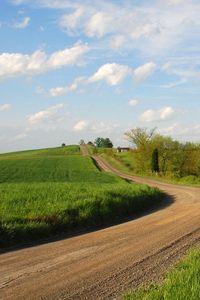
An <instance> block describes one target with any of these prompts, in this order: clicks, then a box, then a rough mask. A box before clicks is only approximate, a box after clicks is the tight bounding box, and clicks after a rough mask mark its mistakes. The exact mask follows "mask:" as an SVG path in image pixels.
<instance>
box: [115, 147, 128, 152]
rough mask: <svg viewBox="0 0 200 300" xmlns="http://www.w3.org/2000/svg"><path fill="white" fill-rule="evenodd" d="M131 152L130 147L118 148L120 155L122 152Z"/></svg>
mask: <svg viewBox="0 0 200 300" xmlns="http://www.w3.org/2000/svg"><path fill="white" fill-rule="evenodd" d="M128 151H130V148H129V147H118V148H117V152H118V153H120V152H128Z"/></svg>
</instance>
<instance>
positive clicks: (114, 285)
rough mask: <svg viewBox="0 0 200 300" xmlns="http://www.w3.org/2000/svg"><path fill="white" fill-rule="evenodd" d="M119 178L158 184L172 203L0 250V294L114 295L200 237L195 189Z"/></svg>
mask: <svg viewBox="0 0 200 300" xmlns="http://www.w3.org/2000/svg"><path fill="white" fill-rule="evenodd" d="M95 159H96V160H97V161H98V163H99V165H101V167H102V168H103V169H105V170H107V171H108V170H112V172H115V173H117V174H118V175H120V176H123V174H121V173H119V172H118V171H116V170H114V169H113V168H110V167H109V166H108V165H107V164H105V163H104V162H102V160H101V159H100V158H98V157H95ZM123 177H126V178H128V179H130V180H135V181H137V182H142V183H143V182H145V183H148V184H149V185H152V186H157V187H159V188H160V189H162V190H164V191H165V192H167V193H168V194H169V195H170V196H171V197H172V198H173V203H171V204H170V205H168V206H166V207H165V208H163V209H160V210H157V211H155V212H153V213H151V214H148V215H145V216H143V217H141V218H138V219H136V220H132V221H129V222H126V223H123V224H120V225H117V226H113V227H110V228H106V229H103V230H99V231H96V232H92V233H87V234H84V235H80V236H77V237H73V238H68V239H65V240H61V241H57V242H52V243H49V244H44V245H40V246H35V247H32V248H27V249H23V250H18V251H13V252H8V253H5V254H2V255H1V256H0V299H4V300H6V299H14V300H17V299H26V300H28V299H43V300H44V299H53V300H56V299H116V298H118V297H120V295H121V294H123V293H124V292H125V291H127V290H129V289H130V288H134V287H137V286H138V285H139V284H140V283H142V282H147V281H151V280H157V279H159V278H160V276H161V275H162V274H163V272H164V271H165V270H166V268H167V267H168V266H170V265H171V264H172V263H173V262H174V261H175V260H177V259H178V258H179V257H181V255H182V254H183V253H184V252H185V251H186V250H187V249H188V248H189V247H190V246H191V245H194V244H196V243H197V242H198V241H199V240H200V189H197V188H190V187H182V186H174V185H170V184H163V183H158V182H155V181H152V180H145V179H142V178H136V177H131V176H123Z"/></svg>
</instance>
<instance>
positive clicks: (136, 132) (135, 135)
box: [124, 127, 156, 149]
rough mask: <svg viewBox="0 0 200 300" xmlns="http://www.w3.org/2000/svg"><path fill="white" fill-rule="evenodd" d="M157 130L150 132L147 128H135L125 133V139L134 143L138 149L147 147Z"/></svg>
mask: <svg viewBox="0 0 200 300" xmlns="http://www.w3.org/2000/svg"><path fill="white" fill-rule="evenodd" d="M155 130H156V128H153V129H150V130H148V129H147V128H138V127H137V128H133V129H131V130H130V131H128V132H125V134H124V135H125V137H126V139H128V141H129V142H131V143H133V144H134V145H135V146H136V148H137V149H139V148H140V147H143V146H145V145H147V144H148V143H149V142H150V141H151V139H152V138H153V136H154V135H155Z"/></svg>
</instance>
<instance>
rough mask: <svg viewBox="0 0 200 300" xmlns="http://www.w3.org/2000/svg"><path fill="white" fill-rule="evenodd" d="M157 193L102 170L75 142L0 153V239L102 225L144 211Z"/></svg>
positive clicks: (27, 237)
mask: <svg viewBox="0 0 200 300" xmlns="http://www.w3.org/2000/svg"><path fill="white" fill-rule="evenodd" d="M161 196H162V194H161V192H159V191H158V190H157V189H153V188H149V187H147V186H141V185H137V184H130V183H128V182H125V181H124V180H122V179H119V178H118V177H116V176H114V175H111V174H108V173H105V172H101V171H100V170H99V169H98V168H97V167H96V166H95V164H94V163H93V160H92V159H91V158H90V157H83V156H81V155H80V152H79V147H78V146H70V147H62V148H55V149H44V150H36V151H27V152H19V153H11V154H4V155H0V241H1V242H0V243H1V245H3V246H7V245H9V244H16V243H18V242H22V241H32V240H36V239H38V238H42V237H47V236H50V235H52V234H55V233H58V232H61V231H62V232H70V231H72V230H76V229H82V228H88V227H91V226H95V225H102V224H105V223H106V222H110V220H113V221H114V220H116V219H119V218H121V217H124V216H128V215H132V214H134V213H138V212H140V211H144V210H145V209H147V208H149V207H151V206H153V205H156V204H157V203H158V202H159V201H160V199H161Z"/></svg>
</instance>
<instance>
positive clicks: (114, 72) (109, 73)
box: [89, 63, 131, 85]
mask: <svg viewBox="0 0 200 300" xmlns="http://www.w3.org/2000/svg"><path fill="white" fill-rule="evenodd" d="M130 72H131V69H130V68H129V67H128V66H125V65H119V64H116V63H112V64H105V65H103V66H101V67H100V68H99V69H98V71H97V72H96V73H95V74H94V75H93V76H92V77H90V78H89V82H95V81H100V80H105V81H106V82H107V83H108V84H109V85H117V84H119V83H121V82H122V81H123V80H124V79H125V78H126V77H127V76H128V75H129V74H130Z"/></svg>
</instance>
